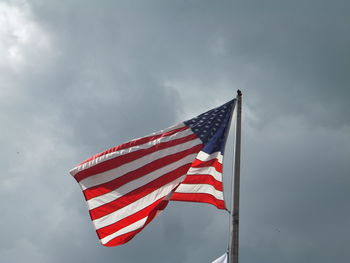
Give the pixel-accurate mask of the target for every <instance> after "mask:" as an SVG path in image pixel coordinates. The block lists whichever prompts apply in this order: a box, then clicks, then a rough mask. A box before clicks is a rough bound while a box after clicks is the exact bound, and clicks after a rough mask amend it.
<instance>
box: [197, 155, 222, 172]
mask: <svg viewBox="0 0 350 263" xmlns="http://www.w3.org/2000/svg"><path fill="white" fill-rule="evenodd" d="M206 166H212V167H214V168H215V170H216V171H218V172H220V173H222V164H221V163H219V160H218V159H216V158H215V159H212V160H209V161H204V162H203V161H201V160H198V159H196V160H195V161H194V162H193V163H192V167H193V168H201V167H206Z"/></svg>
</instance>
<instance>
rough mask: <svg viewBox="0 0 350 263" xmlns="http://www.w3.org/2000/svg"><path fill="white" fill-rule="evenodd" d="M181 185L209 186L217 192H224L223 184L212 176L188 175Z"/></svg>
mask: <svg viewBox="0 0 350 263" xmlns="http://www.w3.org/2000/svg"><path fill="white" fill-rule="evenodd" d="M181 184H209V185H212V186H213V187H214V188H215V189H216V190H218V191H221V192H222V191H223V187H222V182H220V181H218V180H216V179H215V178H214V177H213V176H212V175H210V174H190V175H187V176H186V178H185V180H184V181H183V182H182V183H181Z"/></svg>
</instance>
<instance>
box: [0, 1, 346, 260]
mask: <svg viewBox="0 0 350 263" xmlns="http://www.w3.org/2000/svg"><path fill="white" fill-rule="evenodd" d="M349 7H350V6H349V3H348V1H337V2H330V1H293V2H287V1H264V2H261V1H236V2H231V1H221V2H220V3H217V2H213V1H147V2H146V1H145V2H140V3H137V4H136V3H134V2H132V1H116V2H108V1H105V2H102V3H101V2H95V1H70V2H69V1H68V2H62V1H49V2H48V1H39V0H36V1H31V2H26V1H3V2H1V3H0V14H2V15H1V17H3V19H0V23H1V25H0V49H1V52H0V53H1V55H0V59H1V62H0V79H1V84H0V95H1V96H0V109H1V111H0V121H1V133H0V134H1V136H0V144H1V146H2V150H1V159H0V164H1V167H2V173H1V175H0V178H1V182H2V183H1V184H0V197H1V200H2V201H1V207H2V211H3V212H2V222H3V224H2V227H0V236H1V237H2V238H0V244H1V245H0V261H1V262H19V261H23V260H26V261H27V262H49V263H55V262H63V261H64V262H84V263H87V262H96V261H110V260H113V261H116V262H130V263H131V262H138V261H140V259H143V260H144V261H145V260H146V262H170V263H171V262H185V263H190V262H210V261H211V260H214V259H215V258H216V257H219V256H220V254H222V253H223V252H224V251H225V250H226V246H227V245H226V244H227V235H228V233H227V231H228V228H227V225H228V218H227V215H226V213H225V212H222V211H218V210H216V209H215V208H213V207H211V206H208V205H201V204H190V203H177V202H174V203H171V204H170V205H169V207H168V208H167V209H166V210H165V212H164V213H163V214H162V215H160V216H159V217H158V218H157V219H155V221H154V222H152V223H151V224H150V225H149V226H148V227H147V228H146V229H145V230H144V231H143V232H142V233H141V234H139V235H138V236H137V237H136V238H135V239H134V240H132V241H131V242H129V243H128V244H126V245H123V246H120V247H116V248H105V247H102V246H101V245H100V244H99V242H98V239H97V237H96V236H95V233H94V230H93V227H92V225H91V222H90V221H89V218H88V213H87V211H86V208H85V204H84V201H83V197H82V195H81V192H80V189H79V187H78V185H77V184H76V182H75V181H74V180H73V178H71V177H70V176H69V175H68V170H69V169H70V168H72V167H73V166H74V165H75V164H76V163H78V162H80V161H82V160H83V159H84V158H87V157H89V156H90V155H92V154H95V153H97V152H99V151H102V150H104V149H106V148H108V147H112V146H114V145H117V144H119V143H122V142H124V141H126V140H129V139H132V138H135V137H140V136H143V135H146V134H148V133H150V132H153V131H156V130H159V129H162V128H165V127H167V126H170V125H171V124H173V123H174V122H177V121H181V120H184V119H187V118H189V117H191V116H192V115H195V114H199V113H201V112H203V111H205V110H207V109H208V108H209V107H212V106H216V105H219V104H220V103H223V102H225V101H227V100H229V99H231V98H232V96H235V92H236V89H237V88H240V89H242V90H243V94H244V105H243V114H244V115H243V117H244V118H243V151H242V161H243V163H242V195H241V200H242V201H241V202H242V203H241V204H242V205H241V207H242V208H241V261H242V262H250V263H252V262H259V263H261V262H269V263H271V262H318V263H320V262H329V261H330V260H332V261H336V262H338V261H339V262H344V261H346V259H347V258H348V257H349V252H348V250H347V249H346V248H345V244H347V243H348V242H347V241H348V236H349V231H348V229H349V222H350V220H349V218H350V214H349V212H348V209H346V208H347V203H348V199H349V198H348V194H347V188H348V187H347V186H348V185H349V183H350V182H349V178H348V176H347V175H348V171H349V168H350V167H349V164H348V158H349V156H350V143H349V142H350V138H349V137H350V136H349V134H350V133H349V129H350V128H349V127H350V120H349V115H348V112H350V108H349V103H348V99H349V97H350V94H349V89H348V87H349V84H350V83H349V76H348V75H349V74H348V72H347V71H348V68H349V61H350V60H349V52H348V46H349V44H350V43H349V42H350V36H349V30H348V25H349V22H350V21H349V20H350V19H349V16H348V13H349ZM231 144H232V142H231V141H229V147H231ZM231 157H232V151H231V149H228V150H227V153H226V158H227V159H226V162H225V163H226V166H225V176H226V178H225V183H226V188H227V189H229V187H228V186H227V185H228V183H229V177H230V174H231V170H232V169H231V167H230V166H231V161H230V158H231ZM226 195H228V191H227V193H226ZM330 240H331V241H330Z"/></svg>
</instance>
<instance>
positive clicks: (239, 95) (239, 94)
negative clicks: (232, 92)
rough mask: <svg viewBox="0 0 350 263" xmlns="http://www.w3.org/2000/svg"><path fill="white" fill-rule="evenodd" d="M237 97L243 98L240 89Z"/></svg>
mask: <svg viewBox="0 0 350 263" xmlns="http://www.w3.org/2000/svg"><path fill="white" fill-rule="evenodd" d="M237 96H238V97H241V96H242V92H241V90H239V89H238V90H237Z"/></svg>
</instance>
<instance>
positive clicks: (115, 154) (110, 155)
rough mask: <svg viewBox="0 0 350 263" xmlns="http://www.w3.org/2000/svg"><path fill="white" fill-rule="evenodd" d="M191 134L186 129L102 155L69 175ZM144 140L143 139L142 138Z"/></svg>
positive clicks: (173, 128)
mask: <svg viewBox="0 0 350 263" xmlns="http://www.w3.org/2000/svg"><path fill="white" fill-rule="evenodd" d="M184 126H185V125H184V124H183V123H180V124H177V125H174V126H172V127H169V128H167V129H165V130H162V131H159V132H157V133H154V134H151V135H148V136H145V137H149V136H155V135H158V134H161V133H164V132H169V131H171V130H175V129H178V128H182V127H184ZM192 133H193V132H192V131H191V130H190V129H186V130H184V131H180V132H177V133H174V134H172V135H170V136H164V137H161V138H158V139H156V140H152V141H150V142H147V143H145V144H141V145H138V146H134V147H130V148H126V149H123V150H120V151H115V152H111V153H107V154H105V155H102V156H100V157H98V158H95V159H93V160H91V161H89V162H86V163H83V164H81V165H78V166H76V167H74V168H73V169H72V170H70V171H69V172H70V174H71V175H73V176H74V175H76V174H77V173H78V172H81V171H83V170H86V169H88V168H90V167H92V166H94V165H96V164H99V163H102V162H105V161H107V160H110V159H113V158H116V157H118V156H120V155H123V154H127V153H131V152H134V151H137V150H140V149H147V148H150V147H152V146H154V145H155V144H158V143H161V142H167V141H171V140H174V139H178V138H182V137H185V136H187V135H189V134H192ZM142 138H144V137H142ZM142 138H138V139H135V140H139V139H142ZM135 140H131V141H129V142H133V141H135ZM129 142H126V143H129Z"/></svg>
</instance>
